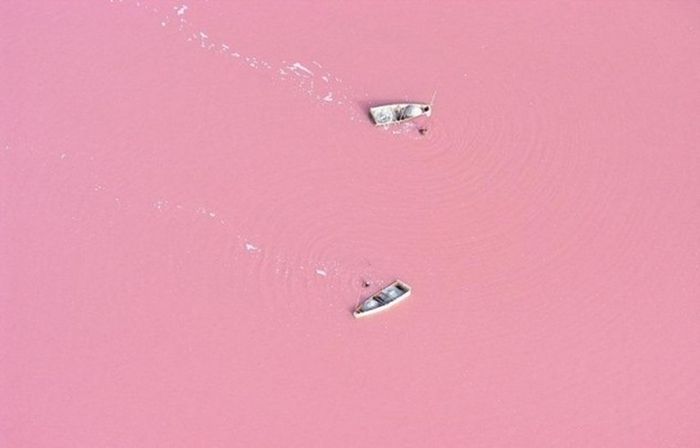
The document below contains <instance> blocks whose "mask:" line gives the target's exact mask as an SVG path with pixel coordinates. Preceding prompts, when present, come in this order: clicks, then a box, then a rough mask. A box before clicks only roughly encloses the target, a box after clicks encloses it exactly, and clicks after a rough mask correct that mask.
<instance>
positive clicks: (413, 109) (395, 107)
mask: <svg viewBox="0 0 700 448" xmlns="http://www.w3.org/2000/svg"><path fill="white" fill-rule="evenodd" d="M369 113H370V115H372V119H373V120H374V124H376V125H377V126H386V125H389V124H396V123H403V122H404V121H408V120H413V119H414V118H418V117H420V116H426V117H429V116H430V114H431V113H432V106H431V105H430V104H422V103H401V104H387V105H385V106H377V107H371V108H370V109H369Z"/></svg>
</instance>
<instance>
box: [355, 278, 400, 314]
mask: <svg viewBox="0 0 700 448" xmlns="http://www.w3.org/2000/svg"><path fill="white" fill-rule="evenodd" d="M410 295H411V287H410V286H408V285H407V284H405V283H404V282H402V281H400V280H396V281H395V282H394V283H392V284H390V285H389V286H387V287H386V288H384V289H382V290H381V291H379V292H378V293H376V294H374V295H373V296H372V297H369V298H368V299H366V300H364V301H363V302H362V303H361V304H360V305H359V306H358V307H357V308H356V309H355V311H354V312H353V313H352V314H353V315H354V316H355V317H365V316H371V315H372V314H377V313H379V312H381V311H385V310H388V309H389V308H391V307H392V306H395V305H398V304H399V303H400V302H402V301H404V300H406V299H407V298H408V296H410Z"/></svg>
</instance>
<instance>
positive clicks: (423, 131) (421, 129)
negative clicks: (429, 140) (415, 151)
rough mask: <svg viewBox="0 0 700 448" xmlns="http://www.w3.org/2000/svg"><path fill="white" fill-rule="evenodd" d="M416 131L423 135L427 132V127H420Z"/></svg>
mask: <svg viewBox="0 0 700 448" xmlns="http://www.w3.org/2000/svg"><path fill="white" fill-rule="evenodd" d="M418 133H419V134H420V135H425V134H427V133H428V128H420V129H418Z"/></svg>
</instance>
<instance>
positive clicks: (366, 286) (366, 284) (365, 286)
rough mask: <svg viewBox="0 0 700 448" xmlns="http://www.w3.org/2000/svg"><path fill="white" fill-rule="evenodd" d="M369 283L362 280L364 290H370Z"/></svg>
mask: <svg viewBox="0 0 700 448" xmlns="http://www.w3.org/2000/svg"><path fill="white" fill-rule="evenodd" d="M369 286H370V285H369V282H368V281H367V280H362V287H363V288H369Z"/></svg>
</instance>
